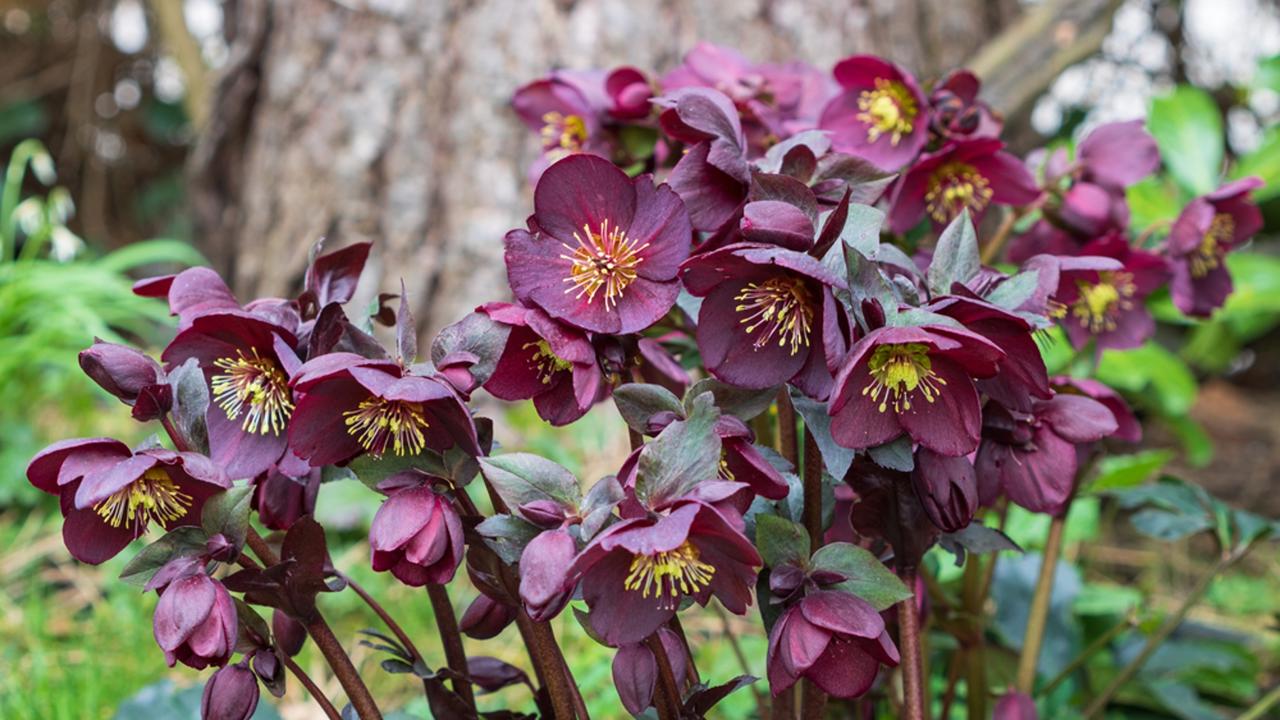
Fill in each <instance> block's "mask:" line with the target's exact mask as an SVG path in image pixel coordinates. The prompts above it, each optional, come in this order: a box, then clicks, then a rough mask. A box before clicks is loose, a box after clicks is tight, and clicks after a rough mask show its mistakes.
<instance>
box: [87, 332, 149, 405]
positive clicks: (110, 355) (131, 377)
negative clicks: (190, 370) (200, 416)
mask: <svg viewBox="0 0 1280 720" xmlns="http://www.w3.org/2000/svg"><path fill="white" fill-rule="evenodd" d="M80 368H81V369H82V370H84V374H85V375H88V376H89V378H90V379H92V380H93V381H94V382H96V383H98V385H99V386H101V387H102V389H103V390H106V391H107V392H109V393H111V394H112V395H114V396H116V397H117V398H119V399H120V400H121V401H122V402H124V403H125V404H128V405H132V404H134V402H136V401H137V399H138V393H140V392H142V389H143V388H145V387H147V386H148V385H154V384H156V382H157V380H158V379H159V378H160V376H161V374H162V373H163V371H162V370H161V369H160V364H159V363H157V362H156V361H155V360H152V359H151V358H150V357H149V356H148V355H146V354H145V353H143V352H141V351H138V350H135V349H133V348H131V347H126V346H124V345H117V344H115V343H109V342H103V341H101V340H97V341H95V342H94V343H93V345H91V346H90V347H89V348H88V349H86V350H82V351H81V352H80Z"/></svg>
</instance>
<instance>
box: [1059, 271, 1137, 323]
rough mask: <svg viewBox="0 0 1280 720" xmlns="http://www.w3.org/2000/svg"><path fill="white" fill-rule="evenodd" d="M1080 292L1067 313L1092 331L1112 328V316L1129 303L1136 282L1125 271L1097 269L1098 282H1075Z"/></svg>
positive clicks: (1113, 320) (1128, 307) (1130, 305)
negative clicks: (1069, 312) (1101, 270)
mask: <svg viewBox="0 0 1280 720" xmlns="http://www.w3.org/2000/svg"><path fill="white" fill-rule="evenodd" d="M1076 287H1077V289H1078V290H1079V293H1080V296H1079V297H1078V298H1077V299H1076V301H1075V302H1074V303H1072V304H1071V316H1072V317H1074V318H1075V319H1076V320H1078V321H1079V322H1080V325H1081V326H1083V327H1084V328H1086V329H1087V330H1088V331H1089V332H1091V333H1093V334H1095V335H1096V334H1098V333H1102V332H1111V331H1112V330H1115V329H1116V327H1117V325H1116V318H1117V317H1118V316H1119V314H1120V313H1121V312H1123V311H1125V310H1128V309H1130V308H1132V307H1133V299H1132V298H1133V295H1134V293H1135V292H1137V286H1135V285H1134V284H1133V276H1132V275H1130V274H1129V273H1125V272H1111V271H1104V272H1100V273H1098V282H1096V283H1088V282H1083V281H1082V282H1078V283H1076Z"/></svg>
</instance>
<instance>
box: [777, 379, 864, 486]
mask: <svg viewBox="0 0 1280 720" xmlns="http://www.w3.org/2000/svg"><path fill="white" fill-rule="evenodd" d="M791 404H792V406H793V407H795V409H796V412H797V413H799V414H800V417H802V418H804V425H805V428H806V429H807V430H808V431H809V432H810V433H812V434H813V439H814V442H816V443H817V444H818V452H819V453H821V455H822V462H823V464H824V465H826V468H827V472H828V473H829V474H830V475H831V476H832V477H836V478H843V477H844V475H845V473H847V472H849V466H850V465H852V464H853V456H854V455H856V454H857V453H856V452H855V451H853V450H850V449H849V448H846V447H843V446H842V445H840V444H838V443H836V441H835V439H833V438H832V437H831V416H830V415H828V414H827V404H826V403H824V402H818V401H817V400H813V399H811V398H808V397H806V396H805V395H804V394H803V393H801V392H800V391H798V390H796V389H794V388H792V390H791Z"/></svg>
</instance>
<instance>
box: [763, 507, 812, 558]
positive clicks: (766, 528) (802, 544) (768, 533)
mask: <svg viewBox="0 0 1280 720" xmlns="http://www.w3.org/2000/svg"><path fill="white" fill-rule="evenodd" d="M755 521H756V547H757V548H759V550H760V557H762V558H764V564H765V565H767V566H769V567H771V568H776V567H779V566H782V565H788V564H789V565H802V564H803V563H804V562H805V561H806V560H808V559H809V533H807V532H805V529H804V527H802V526H800V525H799V524H797V523H794V522H791V521H790V520H787V519H786V518H781V517H778V516H777V515H757V516H756V517H755Z"/></svg>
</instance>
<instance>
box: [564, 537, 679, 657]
mask: <svg viewBox="0 0 1280 720" xmlns="http://www.w3.org/2000/svg"><path fill="white" fill-rule="evenodd" d="M631 559H632V556H631V555H630V554H629V553H626V552H612V553H609V555H608V556H607V557H606V558H605V559H604V560H602V561H601V562H599V563H597V564H596V565H595V567H593V568H592V569H591V570H590V571H589V572H587V574H586V576H585V577H584V578H583V581H582V599H583V600H585V601H586V603H587V606H588V607H590V608H591V614H590V616H589V620H590V622H591V627H592V629H594V630H595V631H596V633H597V634H598V635H600V636H601V637H602V638H603V639H604V641H605V642H606V643H608V644H610V645H615V646H617V645H624V644H626V643H638V642H641V641H642V640H644V639H645V638H647V637H648V636H649V635H650V634H652V633H653V632H654V631H655V630H657V629H658V628H659V627H662V625H663V623H665V622H667V620H669V619H670V618H671V617H672V616H673V615H675V610H674V609H672V608H664V607H662V606H661V603H660V602H659V600H658V599H657V598H655V597H653V596H652V595H650V596H649V597H647V598H646V597H643V596H642V595H641V592H640V591H639V590H627V589H626V587H625V583H626V578H627V574H628V573H629V572H630V567H631Z"/></svg>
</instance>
